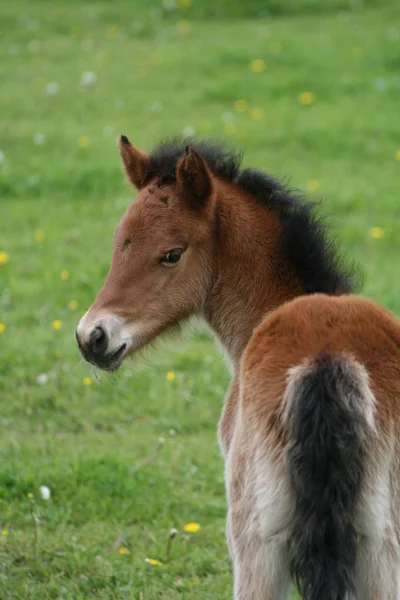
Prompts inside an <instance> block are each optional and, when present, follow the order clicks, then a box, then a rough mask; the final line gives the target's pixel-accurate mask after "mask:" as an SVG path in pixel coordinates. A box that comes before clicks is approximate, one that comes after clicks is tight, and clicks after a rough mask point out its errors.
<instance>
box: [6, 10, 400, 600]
mask: <svg viewBox="0 0 400 600" xmlns="http://www.w3.org/2000/svg"><path fill="white" fill-rule="evenodd" d="M160 5H161V3H159V2H156V1H155V0H153V1H152V2H148V3H146V2H145V1H144V0H140V1H138V2H135V3H133V2H124V1H123V0H116V1H115V2H112V3H111V2H108V3H107V2H103V3H100V2H90V1H83V2H79V3H78V2H75V1H72V2H71V1H70V2H56V1H54V2H51V3H50V2H48V3H45V2H32V1H31V2H28V0H26V1H25V2H23V1H16V2H8V3H2V7H1V11H0V13H1V14H0V40H1V47H0V52H1V60H0V81H1V82H2V83H1V88H0V105H1V121H0V150H1V151H2V154H0V158H1V159H2V162H1V164H0V210H1V213H0V252H6V253H7V254H8V257H9V260H8V262H7V263H6V264H3V265H1V266H0V322H1V323H3V324H4V325H5V330H4V331H3V332H2V333H0V398H1V412H0V423H1V437H0V456H1V459H0V529H1V530H3V533H5V532H8V533H7V535H1V536H0V538H1V539H0V598H1V600H3V598H4V600H5V599H11V598H12V599H21V600H22V599H23V600H25V599H27V598H29V599H37V600H39V599H40V600H44V599H49V598H59V599H63V600H64V599H74V600H75V599H81V598H100V599H109V598H118V599H125V598H127V599H128V598H129V599H135V600H152V599H158V598H161V599H176V598H182V600H183V599H190V600H192V599H193V600H195V599H200V598H201V599H206V598H209V599H215V598H218V599H221V600H223V599H229V598H231V565H230V561H229V558H228V554H227V550H226V545H225V536H224V519H225V498H224V484H223V464H222V459H221V457H220V455H219V451H218V448H217V443H216V434H215V429H216V423H217V420H218V417H219V413H220V410H221V406H222V398H223V394H224V390H225V388H226V386H227V384H228V381H229V376H228V373H227V371H226V368H225V366H224V364H223V361H222V359H221V357H219V356H218V354H217V352H216V350H215V348H214V345H213V343H212V341H211V340H210V339H209V338H208V337H207V336H206V335H205V334H197V335H196V336H194V337H192V338H191V339H188V341H186V342H185V343H182V342H178V343H176V342H173V341H170V342H168V344H164V345H163V346H161V347H160V348H159V350H157V351H156V350H152V351H151V352H149V356H148V360H147V362H146V364H145V365H144V364H143V363H141V364H139V365H136V366H132V365H130V364H127V365H126V366H125V367H124V368H123V369H121V371H120V372H119V373H118V374H117V375H115V376H106V375H104V374H98V373H95V372H92V371H91V369H90V368H89V367H88V366H87V365H85V364H84V363H83V362H82V361H81V359H80V358H79V355H78V351H77V349H76V347H75V343H74V336H73V331H74V328H75V325H76V323H77V320H78V318H79V316H80V314H81V313H82V312H83V311H84V310H85V309H86V308H87V307H88V306H89V304H90V303H91V301H92V299H93V298H94V296H95V294H96V292H97V290H98V289H99V286H100V284H101V282H102V280H103V278H104V276H105V274H106V272H107V268H108V263H109V259H110V254H111V244H112V233H113V229H114V226H115V225H116V223H117V222H118V220H119V218H120V217H121V215H122V213H123V212H124V210H125V208H126V207H127V206H128V204H129V203H130V202H131V200H132V192H131V190H130V189H129V187H128V186H127V184H125V183H124V182H123V177H122V174H121V169H120V165H119V159H118V156H117V153H116V150H115V142H116V138H117V136H118V134H119V133H126V134H127V135H128V136H129V137H130V138H131V139H132V141H133V142H134V143H135V144H137V145H138V146H139V147H143V148H145V149H150V148H151V146H152V145H153V144H154V143H155V142H156V141H157V140H158V139H159V138H160V137H161V136H165V135H169V134H176V133H179V132H181V131H183V130H184V129H187V128H192V129H194V130H195V131H196V132H197V134H198V135H200V136H210V135H213V136H221V137H224V136H225V137H228V138H229V139H230V140H231V142H232V143H234V144H237V145H239V146H241V147H242V148H243V149H244V151H245V159H244V162H245V164H246V165H247V166H257V167H262V168H264V169H266V170H268V171H269V172H271V173H273V174H276V175H278V176H281V177H283V178H286V177H290V179H291V182H292V184H293V185H294V186H297V187H300V188H303V189H307V186H309V185H310V180H317V182H319V189H318V190H317V191H316V192H310V194H311V196H314V197H315V198H316V199H317V198H319V197H322V198H323V200H324V201H323V208H322V210H323V211H324V212H326V213H329V214H331V215H332V216H331V220H332V223H333V225H335V227H336V229H337V232H338V235H339V237H340V238H341V240H342V242H343V247H344V249H345V251H346V252H347V253H348V254H349V255H350V256H352V257H354V258H355V259H356V260H358V261H360V263H361V265H362V267H363V269H364V271H365V286H364V292H363V293H364V294H365V295H367V296H370V297H372V298H374V299H375V300H377V301H379V302H381V303H382V304H384V305H386V306H387V307H389V308H390V309H392V310H393V311H394V312H396V313H398V314H400V277H399V275H398V256H399V252H400V241H399V237H398V227H399V217H400V212H399V189H400V160H399V158H400V157H399V156H397V158H396V152H398V151H399V149H400V120H399V118H398V104H399V103H398V98H399V93H400V78H399V66H400V54H399V40H400V28H399V26H398V23H399V17H400V11H399V10H398V9H397V8H396V4H395V3H394V2H393V3H392V2H385V3H379V7H378V2H372V1H371V2H367V3H365V4H364V5H363V4H362V3H357V2H353V3H349V2H345V1H344V0H343V1H341V0H340V1H339V0H337V1H336V0H331V1H330V2H326V3H324V10H322V8H321V7H322V3H321V2H319V1H317V0H296V1H294V0H291V1H290V2H273V1H270V2H260V1H256V0H255V1H254V2H248V3H244V2H239V1H238V0H232V2H230V0H227V1H226V2H225V3H221V2H212V1H211V0H209V1H207V2H203V3H200V2H195V1H193V2H192V6H191V7H190V8H189V10H188V11H183V10H172V11H167V10H161V9H160ZM134 6H135V8H133V7H134ZM244 6H246V10H245V9H244V8H243V7H244ZM265 7H266V9H265V10H264V8H265ZM260 13H261V16H260ZM251 18H253V19H254V20H251ZM182 21H183V22H182ZM258 58H260V59H263V60H264V61H265V62H266V63H267V69H266V70H265V71H264V72H262V73H253V72H251V70H250V69H249V63H250V62H251V61H252V60H254V59H258ZM85 71H93V72H94V73H95V74H96V76H97V81H96V82H95V83H94V85H92V86H91V87H88V88H85V89H83V88H82V86H81V85H80V81H81V76H82V73H83V72H85ZM50 82H56V83H57V84H58V92H57V93H56V94H53V95H51V94H48V93H46V86H47V85H48V84H49V83H50ZM304 91H311V92H312V93H313V94H314V98H315V101H314V103H313V104H312V105H310V106H304V105H302V104H300V102H299V101H298V96H299V94H301V93H302V92H304ZM238 99H245V100H246V102H247V103H248V106H249V110H246V111H245V112H243V113H238V112H235V110H234V107H233V106H234V103H235V101H236V100H238ZM252 108H259V109H262V119H261V120H259V121H256V120H254V119H252V115H253V116H254V112H253V113H252V112H251V109H252ZM256 114H257V112H256ZM258 114H260V111H258ZM37 134H43V135H44V136H45V138H44V143H42V144H39V145H37V144H35V143H34V139H36V141H41V137H40V136H38V135H37ZM35 136H36V137H35ZM42 141H43V137H42ZM79 143H80V144H81V146H82V145H83V146H84V147H80V145H79ZM85 144H86V145H85ZM314 187H315V186H314ZM371 227H381V228H383V230H384V237H383V238H382V239H372V238H371V236H370V228H371ZM38 232H39V233H38ZM37 237H38V238H39V241H38V240H37ZM43 237H44V239H41V238H43ZM40 240H41V241H40ZM0 256H1V255H0ZM63 270H67V271H68V273H69V274H70V277H69V278H68V279H62V278H61V272H62V271H63ZM71 300H74V301H76V302H78V303H79V308H78V309H77V310H71V309H69V308H68V304H69V302H70V301H71ZM55 320H60V321H61V322H62V328H61V329H59V330H54V329H53V328H52V323H53V321H55ZM168 371H174V373H175V374H176V379H175V380H174V381H169V380H168V379H167V377H166V373H167V372H168ZM40 376H41V377H40ZM85 377H92V379H93V384H92V385H84V383H83V380H84V378H85ZM40 382H42V383H40ZM160 437H163V438H165V443H164V444H162V445H161V447H160V448H159V449H158V451H157V452H156V449H157V448H158V445H159V442H158V440H159V438H160ZM42 484H43V485H47V486H48V487H49V488H50V489H51V499H50V500H49V501H47V502H46V501H43V500H41V499H40V495H39V486H40V485H42ZM28 494H33V499H30V498H28ZM38 509H39V511H40V524H39V532H38V538H36V534H35V525H34V519H33V517H32V514H31V511H32V510H33V511H34V512H37V510H38ZM189 521H196V522H198V523H200V524H201V530H200V531H199V532H198V533H197V534H196V535H192V536H187V535H185V534H184V533H183V531H182V529H183V526H184V525H185V523H187V522H189ZM172 527H176V528H177V529H178V530H179V534H178V536H177V538H176V540H174V543H173V546H172V552H171V556H170V558H169V559H168V560H167V557H166V547H167V540H168V533H169V530H170V528H172ZM121 547H124V548H127V549H128V550H129V553H126V554H120V553H119V549H120V548H121ZM146 557H150V558H156V559H159V560H161V561H163V562H164V565H163V566H155V567H150V566H149V565H148V564H146V562H145V558H146Z"/></svg>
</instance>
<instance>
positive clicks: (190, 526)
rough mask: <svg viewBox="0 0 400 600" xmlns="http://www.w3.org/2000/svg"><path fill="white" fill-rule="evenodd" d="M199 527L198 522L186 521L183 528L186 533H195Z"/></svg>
mask: <svg viewBox="0 0 400 600" xmlns="http://www.w3.org/2000/svg"><path fill="white" fill-rule="evenodd" d="M199 529H200V525H199V524H198V523H187V524H186V525H185V527H184V528H183V530H184V531H186V533H197V532H198V531H199Z"/></svg>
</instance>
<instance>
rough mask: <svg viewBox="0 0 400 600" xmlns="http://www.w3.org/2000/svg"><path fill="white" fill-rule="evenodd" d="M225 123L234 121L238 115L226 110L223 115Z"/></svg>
mask: <svg viewBox="0 0 400 600" xmlns="http://www.w3.org/2000/svg"><path fill="white" fill-rule="evenodd" d="M221 119H222V121H223V122H224V123H233V122H234V121H235V119H236V116H235V115H234V114H233V113H232V112H224V113H222V117H221Z"/></svg>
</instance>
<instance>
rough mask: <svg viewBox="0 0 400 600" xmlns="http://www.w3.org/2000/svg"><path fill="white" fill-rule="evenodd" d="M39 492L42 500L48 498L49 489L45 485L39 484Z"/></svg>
mask: <svg viewBox="0 0 400 600" xmlns="http://www.w3.org/2000/svg"><path fill="white" fill-rule="evenodd" d="M39 492H40V497H41V498H42V500H49V498H50V489H49V488H48V487H47V485H41V486H40V488H39Z"/></svg>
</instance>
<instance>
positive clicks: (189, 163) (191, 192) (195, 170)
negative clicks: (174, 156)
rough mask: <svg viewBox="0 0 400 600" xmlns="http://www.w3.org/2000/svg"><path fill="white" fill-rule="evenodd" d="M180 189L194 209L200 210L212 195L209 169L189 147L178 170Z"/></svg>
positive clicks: (180, 161) (177, 179) (177, 178)
mask: <svg viewBox="0 0 400 600" xmlns="http://www.w3.org/2000/svg"><path fill="white" fill-rule="evenodd" d="M176 181H177V184H178V189H179V191H180V192H181V193H183V194H184V196H185V197H186V198H187V200H188V201H189V202H190V204H191V206H192V208H194V209H197V210H198V209H200V208H201V207H202V206H203V205H204V203H205V202H206V200H207V198H208V197H209V195H210V194H211V190H212V182H211V174H210V171H209V168H208V167H207V165H206V163H205V161H204V160H203V158H202V157H201V156H200V155H199V154H197V152H196V151H195V150H193V148H191V147H190V146H188V147H187V148H186V150H185V154H184V155H183V156H182V158H181V159H180V160H179V162H178V165H177V168H176Z"/></svg>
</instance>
